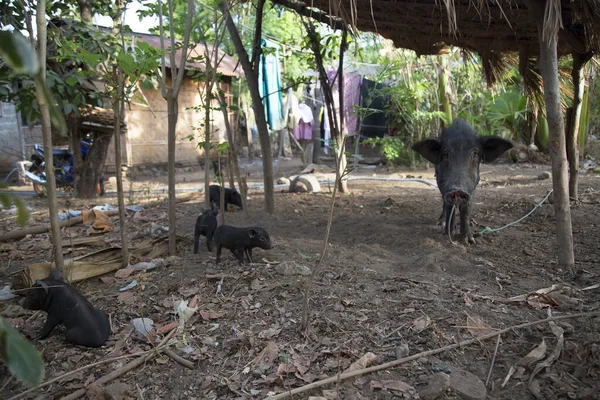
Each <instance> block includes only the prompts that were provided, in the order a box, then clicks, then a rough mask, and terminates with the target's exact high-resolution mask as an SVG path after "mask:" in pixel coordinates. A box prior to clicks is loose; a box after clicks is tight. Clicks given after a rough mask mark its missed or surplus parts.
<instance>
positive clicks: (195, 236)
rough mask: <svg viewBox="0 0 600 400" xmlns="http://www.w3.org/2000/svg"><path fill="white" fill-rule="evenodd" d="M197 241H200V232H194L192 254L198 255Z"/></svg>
mask: <svg viewBox="0 0 600 400" xmlns="http://www.w3.org/2000/svg"><path fill="white" fill-rule="evenodd" d="M198 241H200V232H198V230H197V229H196V230H195V231H194V254H198Z"/></svg>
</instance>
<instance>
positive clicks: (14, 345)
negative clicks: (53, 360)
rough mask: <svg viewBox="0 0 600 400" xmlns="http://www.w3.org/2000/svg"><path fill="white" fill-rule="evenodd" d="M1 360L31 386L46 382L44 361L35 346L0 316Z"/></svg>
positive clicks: (15, 374)
mask: <svg viewBox="0 0 600 400" xmlns="http://www.w3.org/2000/svg"><path fill="white" fill-rule="evenodd" d="M0 358H2V361H4V362H5V363H6V366H7V367H8V370H9V371H10V372H11V373H12V374H13V375H14V376H16V377H17V378H19V379H20V380H22V381H23V382H25V383H26V384H28V385H30V386H35V385H39V384H40V383H42V381H43V380H44V360H43V359H42V355H41V354H40V353H39V351H37V349H36V348H35V346H34V345H32V344H31V343H29V342H28V341H27V339H25V338H24V337H23V336H21V334H20V333H19V331H17V330H16V329H15V328H13V327H12V325H11V324H10V323H9V322H8V321H7V320H6V319H4V317H1V316H0Z"/></svg>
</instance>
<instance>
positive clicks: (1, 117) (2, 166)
mask: <svg viewBox="0 0 600 400" xmlns="http://www.w3.org/2000/svg"><path fill="white" fill-rule="evenodd" d="M17 117H18V115H17V111H16V109H15V106H14V104H12V103H0V172H8V171H10V170H11V169H13V168H14V166H15V163H16V162H17V161H21V160H23V158H24V154H23V153H24V150H25V149H24V145H25V143H24V142H23V140H22V136H21V135H20V133H19V124H18V120H17Z"/></svg>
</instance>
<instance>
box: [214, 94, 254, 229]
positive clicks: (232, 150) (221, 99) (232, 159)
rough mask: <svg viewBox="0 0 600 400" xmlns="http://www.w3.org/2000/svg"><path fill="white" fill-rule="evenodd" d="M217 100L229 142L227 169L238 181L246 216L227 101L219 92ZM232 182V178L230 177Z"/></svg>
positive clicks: (246, 208)
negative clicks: (228, 167)
mask: <svg viewBox="0 0 600 400" xmlns="http://www.w3.org/2000/svg"><path fill="white" fill-rule="evenodd" d="M219 102H220V103H221V111H222V112H223V118H224V121H225V131H226V132H227V141H228V142H229V165H230V166H231V168H230V169H229V176H230V178H231V177H232V175H235V178H236V179H237V181H238V186H239V188H240V195H241V196H242V206H243V207H244V214H245V215H246V217H247V216H248V204H247V202H246V200H247V197H246V196H247V193H246V185H245V184H244V182H243V181H242V173H241V172H240V165H239V163H238V158H237V154H238V153H237V148H236V146H235V141H234V138H233V131H232V130H231V124H230V123H229V118H227V102H226V101H225V98H224V97H223V95H222V94H221V95H220V96H219ZM231 181H232V182H233V179H231ZM234 187H235V186H234V185H233V184H232V185H231V188H232V189H233V188H234Z"/></svg>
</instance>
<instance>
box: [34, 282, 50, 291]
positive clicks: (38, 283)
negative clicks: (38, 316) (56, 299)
mask: <svg viewBox="0 0 600 400" xmlns="http://www.w3.org/2000/svg"><path fill="white" fill-rule="evenodd" d="M35 283H36V284H37V285H40V286H41V287H42V288H43V289H44V290H45V291H46V293H48V285H47V284H46V282H44V281H39V280H38V281H35Z"/></svg>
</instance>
